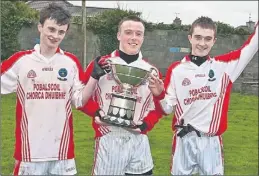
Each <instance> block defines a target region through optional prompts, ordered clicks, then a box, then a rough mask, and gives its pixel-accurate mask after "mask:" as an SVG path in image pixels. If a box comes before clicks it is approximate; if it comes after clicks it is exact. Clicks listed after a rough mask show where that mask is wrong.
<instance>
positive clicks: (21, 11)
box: [1, 1, 39, 59]
mask: <svg viewBox="0 0 259 176" xmlns="http://www.w3.org/2000/svg"><path fill="white" fill-rule="evenodd" d="M38 17H39V13H38V12H37V11H36V10H33V9H31V8H30V7H29V6H28V5H26V4H25V3H24V2H22V1H14V2H13V1H1V59H7V58H8V57H9V56H10V55H12V54H13V53H14V52H17V51H19V50H20V45H19V43H18V34H19V31H20V29H21V28H22V27H23V26H25V25H31V24H32V23H33V21H34V20H35V19H38Z"/></svg>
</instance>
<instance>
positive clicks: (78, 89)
mask: <svg viewBox="0 0 259 176" xmlns="http://www.w3.org/2000/svg"><path fill="white" fill-rule="evenodd" d="M81 71H82V70H81ZM81 74H82V75H83V73H80V69H79V68H77V66H76V65H75V67H74V81H73V85H72V104H73V105H74V106H75V107H76V108H79V107H82V106H83V104H82V100H83V89H84V84H83V81H82V80H81V79H80V78H81V76H80V75H81Z"/></svg>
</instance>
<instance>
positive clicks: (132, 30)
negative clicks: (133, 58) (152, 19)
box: [117, 20, 145, 55]
mask: <svg viewBox="0 0 259 176" xmlns="http://www.w3.org/2000/svg"><path fill="white" fill-rule="evenodd" d="M144 31H145V27H144V25H143V24H142V23H141V22H139V21H131V20H129V21H124V22H123V23H122V24H121V26H120V29H119V31H118V33H117V39H118V40H119V41H120V44H119V49H120V50H121V51H123V52H124V53H126V54H128V55H135V54H137V53H139V51H140V48H141V46H142V43H143V41H144Z"/></svg>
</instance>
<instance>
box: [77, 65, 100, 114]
mask: <svg viewBox="0 0 259 176" xmlns="http://www.w3.org/2000/svg"><path fill="white" fill-rule="evenodd" d="M93 68H94V62H93V61H91V62H90V63H89V65H88V66H87V68H86V71H85V73H84V80H85V81H86V83H87V82H88V80H89V79H90V76H91V73H92V71H93ZM98 109H100V106H99V104H98V102H96V101H95V100H94V95H93V96H92V97H91V98H90V99H89V100H88V101H87V103H86V104H85V105H84V106H83V107H81V108H78V110H80V111H82V112H84V113H85V114H87V115H88V116H91V117H94V116H95V112H96V111H97V110H98Z"/></svg>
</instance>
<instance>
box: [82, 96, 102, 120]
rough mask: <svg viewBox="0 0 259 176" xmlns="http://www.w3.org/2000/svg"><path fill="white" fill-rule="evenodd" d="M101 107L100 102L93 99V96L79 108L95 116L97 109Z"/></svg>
mask: <svg viewBox="0 0 259 176" xmlns="http://www.w3.org/2000/svg"><path fill="white" fill-rule="evenodd" d="M99 109H100V106H99V104H98V102H96V101H95V100H94V99H93V96H91V97H90V98H89V100H88V101H87V102H86V103H85V105H84V106H82V107H80V108H78V110H80V111H82V112H83V113H85V114H87V115H88V116H90V117H94V116H95V113H96V111H97V110H99Z"/></svg>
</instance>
